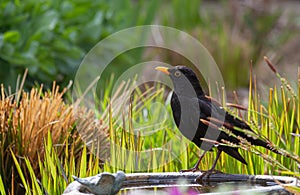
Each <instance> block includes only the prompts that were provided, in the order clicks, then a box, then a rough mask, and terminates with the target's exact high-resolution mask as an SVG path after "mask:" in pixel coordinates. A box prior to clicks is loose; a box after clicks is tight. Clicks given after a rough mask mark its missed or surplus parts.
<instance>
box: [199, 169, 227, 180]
mask: <svg viewBox="0 0 300 195" xmlns="http://www.w3.org/2000/svg"><path fill="white" fill-rule="evenodd" d="M202 172H203V173H202V174H201V175H200V176H198V177H197V178H196V182H197V183H202V180H203V178H204V177H205V176H206V177H207V178H209V176H210V175H211V174H216V173H220V174H224V173H223V172H222V171H218V170H215V169H209V170H207V171H202Z"/></svg>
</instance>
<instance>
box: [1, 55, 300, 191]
mask: <svg viewBox="0 0 300 195" xmlns="http://www.w3.org/2000/svg"><path fill="white" fill-rule="evenodd" d="M267 62H269V61H268V60H267ZM269 64H270V66H271V67H272V64H271V63H270V62H269ZM273 70H274V71H276V70H275V69H273ZM276 74H277V75H278V77H279V78H280V79H281V81H282V86H281V88H280V89H277V88H274V89H270V94H269V95H270V98H269V101H268V102H262V101H261V99H260V97H259V94H258V93H257V91H256V88H255V86H256V84H255V82H254V83H253V85H250V89H249V91H250V98H249V108H248V113H247V117H246V118H245V119H246V120H247V121H248V123H249V124H250V125H251V127H252V128H253V129H255V130H256V132H257V134H258V135H259V136H261V137H264V138H267V139H269V140H270V141H271V142H272V143H273V144H274V147H276V148H277V149H278V150H280V151H281V152H282V153H284V154H285V156H281V155H277V154H275V153H272V152H270V151H268V152H267V151H266V150H265V149H263V148H260V147H253V146H251V145H249V143H246V142H245V143H244V146H243V147H242V148H244V149H245V148H246V149H247V151H245V152H244V154H243V155H244V157H245V158H246V161H247V162H248V163H249V165H248V166H245V165H242V164H241V163H240V162H238V161H236V160H234V159H232V158H231V157H229V156H228V155H224V156H222V157H221V160H220V161H219V162H218V165H217V169H218V170H222V171H223V172H226V173H244V174H275V175H281V174H285V175H286V174H287V175H291V176H295V177H300V173H299V169H298V167H297V163H299V162H300V157H299V156H300V151H299V148H300V147H299V143H300V141H299V138H300V137H299V127H298V125H297V124H299V122H300V114H299V113H300V104H299V94H296V93H295V92H294V91H295V89H293V88H291V86H290V85H289V83H288V81H287V80H285V79H284V78H282V77H280V75H279V73H277V72H276ZM251 81H253V80H251ZM251 83H252V82H251ZM128 86H130V85H121V86H120V87H121V88H122V89H120V94H121V91H122V90H124V89H125V90H126V87H128ZM109 89H110V88H108V90H109ZM299 89H300V83H298V89H297V90H298V91H299ZM65 90H66V89H64V90H63V91H62V92H58V91H59V88H58V87H57V86H56V85H55V84H54V85H53V88H52V90H51V91H46V92H43V90H42V87H41V88H33V89H32V91H31V92H30V93H26V92H22V93H21V94H20V92H21V90H20V91H18V93H16V94H15V95H11V96H7V95H5V93H4V87H3V86H2V92H1V104H0V105H1V109H0V111H1V113H0V114H1V125H0V127H1V129H0V132H1V134H0V143H1V151H0V157H1V162H2V166H1V174H0V184H1V185H0V191H1V193H2V194H15V193H20V192H24V191H25V192H26V193H28V194H40V193H41V192H42V193H48V194H60V193H62V192H63V190H64V189H65V187H66V185H67V184H68V183H69V182H71V181H72V179H71V176H72V175H76V176H79V177H86V176H90V175H95V174H98V173H99V172H103V171H110V172H115V171H117V170H120V169H121V170H125V171H126V172H127V173H129V172H135V171H146V172H162V171H179V170H180V169H186V168H189V167H191V166H192V165H193V164H194V163H195V162H196V160H197V157H198V155H199V153H200V151H199V150H198V149H197V148H196V147H195V146H194V145H193V144H192V143H189V142H188V141H183V142H182V141H179V140H181V139H182V135H180V134H179V131H178V130H176V126H175V125H174V123H173V121H172V120H171V119H170V118H166V120H163V121H162V122H161V123H157V126H150V127H149V128H148V129H144V130H145V131H143V130H141V131H140V132H139V133H135V132H134V129H135V128H136V127H137V126H138V124H146V125H147V124H150V123H149V121H150V122H151V120H152V121H153V120H154V121H155V120H156V119H155V118H153V117H155V116H156V113H162V110H160V109H161V107H159V106H155V107H152V105H153V104H154V103H158V102H159V103H163V104H165V105H166V108H167V113H169V114H171V110H170V106H169V103H168V102H165V101H166V100H165V97H164V95H165V93H166V91H165V89H164V87H162V86H159V85H158V86H152V87H150V86H148V87H146V88H145V90H139V89H136V91H135V92H134V93H133V96H132V99H131V100H130V101H131V103H130V105H131V107H130V109H129V110H127V111H126V109H124V108H123V107H120V106H118V105H117V102H118V98H123V97H122V96H121V97H120V96H119V95H120V94H116V96H115V98H111V97H110V96H109V95H107V96H105V97H104V100H102V101H101V102H102V103H103V105H106V106H105V109H104V110H103V111H102V112H101V113H99V117H98V120H99V121H100V122H101V125H94V123H93V121H94V117H93V116H94V114H93V112H91V111H87V110H86V109H84V108H80V109H79V110H78V109H77V111H76V112H79V113H80V114H79V115H76V117H77V119H78V121H79V122H77V127H78V126H79V125H85V126H84V129H86V131H87V132H83V133H82V132H79V133H80V135H81V136H82V137H84V135H89V134H92V132H94V131H95V130H96V132H97V133H98V134H99V138H100V139H98V142H100V144H102V145H103V143H106V142H105V140H110V141H109V142H108V148H107V149H108V150H107V152H108V153H109V154H110V156H109V157H107V156H104V153H102V154H101V151H100V153H99V151H98V154H101V155H95V154H97V153H96V152H95V151H97V150H95V148H96V147H95V143H96V144H97V142H94V143H91V142H88V143H86V144H87V145H85V144H83V143H82V142H81V141H80V139H81V138H80V136H79V134H78V132H77V131H76V126H75V119H74V117H72V110H73V109H74V108H73V106H74V105H73V106H72V105H68V104H65V103H64V102H63V100H62V95H63V94H64V93H65ZM105 94H109V92H107V93H105ZM18 97H19V98H18ZM136 97H138V98H136ZM223 98H225V97H223ZM237 100H238V99H237ZM105 101H106V103H104V102H105ZM223 102H225V101H223ZM235 103H238V102H235ZM114 105H115V106H114ZM230 105H231V104H230ZM224 106H226V105H224ZM117 107H119V111H121V112H123V114H121V115H122V118H123V119H125V118H126V120H122V121H121V123H118V122H117V121H119V120H120V118H118V116H120V115H114V114H113V113H112V109H115V110H116V108H117ZM154 108H156V110H155V109H154ZM227 109H228V110H229V111H230V112H232V113H233V114H235V115H236V116H238V115H239V110H237V109H236V107H235V108H234V109H229V108H227ZM145 110H146V111H148V112H149V113H150V114H149V115H145V114H142V113H143V112H144V111H145ZM46 116H47V117H46ZM240 116H241V115H240ZM241 117H243V116H241ZM159 118H161V117H159ZM86 120H87V121H86ZM82 121H84V122H83V123H82ZM135 121H140V122H139V123H138V124H137V123H135ZM95 128H96V129H95ZM151 130H157V131H154V132H152V133H151V134H150V135H151V136H148V135H147V134H146V133H147V132H149V131H151ZM83 139H85V138H83ZM86 139H88V138H86ZM85 141H86V140H85ZM172 141H173V145H172ZM178 143H180V144H178ZM225 144H226V143H225ZM227 144H230V143H227ZM88 148H89V149H90V150H88ZM124 149H127V151H126V150H124ZM128 151H129V153H128ZM139 151H140V153H139ZM142 151H150V152H149V154H147V156H143V154H142ZM174 155H175V157H174ZM214 155H215V153H210V154H208V155H207V156H206V157H205V159H204V160H203V163H202V164H201V167H200V168H201V169H203V170H205V169H208V168H209V167H210V165H211V164H212V161H213V159H214ZM176 156H178V157H176ZM11 165H13V166H11ZM296 190H298V191H299V189H296Z"/></svg>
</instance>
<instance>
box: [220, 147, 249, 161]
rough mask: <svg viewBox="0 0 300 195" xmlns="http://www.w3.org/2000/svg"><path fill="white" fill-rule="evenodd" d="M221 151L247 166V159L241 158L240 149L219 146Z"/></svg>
mask: <svg viewBox="0 0 300 195" xmlns="http://www.w3.org/2000/svg"><path fill="white" fill-rule="evenodd" d="M218 149H219V150H222V151H223V152H225V153H226V154H228V155H230V156H232V157H233V158H235V159H237V160H238V161H240V162H241V163H243V164H245V165H247V162H246V161H245V159H244V158H243V157H242V156H241V154H240V153H239V151H238V148H233V147H228V146H218Z"/></svg>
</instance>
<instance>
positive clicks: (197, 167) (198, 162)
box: [180, 151, 207, 173]
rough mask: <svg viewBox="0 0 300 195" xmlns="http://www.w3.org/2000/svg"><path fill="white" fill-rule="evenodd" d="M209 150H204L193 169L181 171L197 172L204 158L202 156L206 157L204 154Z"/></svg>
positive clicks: (182, 171)
mask: <svg viewBox="0 0 300 195" xmlns="http://www.w3.org/2000/svg"><path fill="white" fill-rule="evenodd" d="M206 152H207V151H204V152H203V154H202V155H201V156H200V157H199V160H198V161H197V163H196V164H195V166H194V167H193V168H191V169H186V170H180V172H181V173H184V172H195V171H198V170H199V164H200V162H201V160H202V158H203V157H204V155H205V154H206Z"/></svg>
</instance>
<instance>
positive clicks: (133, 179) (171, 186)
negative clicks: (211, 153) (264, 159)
mask: <svg viewBox="0 0 300 195" xmlns="http://www.w3.org/2000/svg"><path fill="white" fill-rule="evenodd" d="M197 176H199V173H152V174H149V173H146V174H144V175H142V174H140V173H139V174H127V175H126V177H127V180H126V181H125V183H124V184H123V188H122V189H121V191H120V194H124V195H125V194H129V195H136V194H138V195H141V194H146V195H147V194H162V195H170V194H183V193H182V191H184V192H186V193H185V194H189V195H194V194H202V193H209V194H219V193H224V192H228V193H229V194H235V193H243V194H245V193H250V194H257V193H264V194H272V193H273V194H274V193H276V194H277V193H280V194H290V193H289V192H287V191H286V190H284V188H283V187H282V186H281V185H278V184H277V183H276V182H275V181H274V179H276V180H278V181H280V182H281V183H285V184H289V185H295V184H296V180H295V179H294V178H290V177H278V176H274V177H272V176H249V175H238V174H235V175H231V174H212V175H211V176H210V177H209V178H206V176H205V177H204V178H203V180H202V181H200V183H196V182H195V178H196V177H197ZM183 181H184V182H183ZM179 192H181V193H179Z"/></svg>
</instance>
